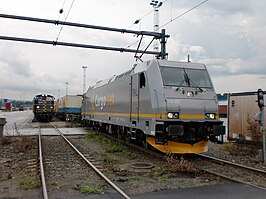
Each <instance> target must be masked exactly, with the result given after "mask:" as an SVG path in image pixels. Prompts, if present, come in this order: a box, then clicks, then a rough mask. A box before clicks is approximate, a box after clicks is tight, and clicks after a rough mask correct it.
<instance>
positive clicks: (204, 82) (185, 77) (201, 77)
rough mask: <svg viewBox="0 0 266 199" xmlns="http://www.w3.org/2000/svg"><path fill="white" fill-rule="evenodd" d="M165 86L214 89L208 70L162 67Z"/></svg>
mask: <svg viewBox="0 0 266 199" xmlns="http://www.w3.org/2000/svg"><path fill="white" fill-rule="evenodd" d="M161 74H162V79H163V84H164V86H176V87H196V88H197V87H199V88H212V83H211V80H210V77H209V74H208V72H207V70H203V69H190V68H177V67H161Z"/></svg>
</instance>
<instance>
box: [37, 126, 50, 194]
mask: <svg viewBox="0 0 266 199" xmlns="http://www.w3.org/2000/svg"><path fill="white" fill-rule="evenodd" d="M39 160H40V172H41V181H42V190H43V198H44V199H48V194H47V186H46V181H45V175H44V166H43V158H42V140H41V128H40V127H39Z"/></svg>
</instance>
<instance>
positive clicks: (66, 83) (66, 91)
mask: <svg viewBox="0 0 266 199" xmlns="http://www.w3.org/2000/svg"><path fill="white" fill-rule="evenodd" d="M67 95H68V82H66V96H67Z"/></svg>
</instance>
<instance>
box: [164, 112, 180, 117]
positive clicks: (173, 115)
mask: <svg viewBox="0 0 266 199" xmlns="http://www.w3.org/2000/svg"><path fill="white" fill-rule="evenodd" d="M167 118H168V119H178V118H179V114H178V113H172V112H169V113H167Z"/></svg>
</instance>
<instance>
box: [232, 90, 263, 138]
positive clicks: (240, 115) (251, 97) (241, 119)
mask: <svg viewBox="0 0 266 199" xmlns="http://www.w3.org/2000/svg"><path fill="white" fill-rule="evenodd" d="M265 98H266V97H265V92H264V101H265ZM264 104H265V102H264ZM259 111H260V110H259V107H258V102H257V92H243V93H231V94H229V97H228V140H238V141H248V142H260V141H261V140H262V136H261V133H260V125H259V122H258V121H256V120H257V119H258V113H259ZM264 113H265V112H264ZM264 118H266V116H264ZM265 122H266V120H265V121H264V123H265Z"/></svg>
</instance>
